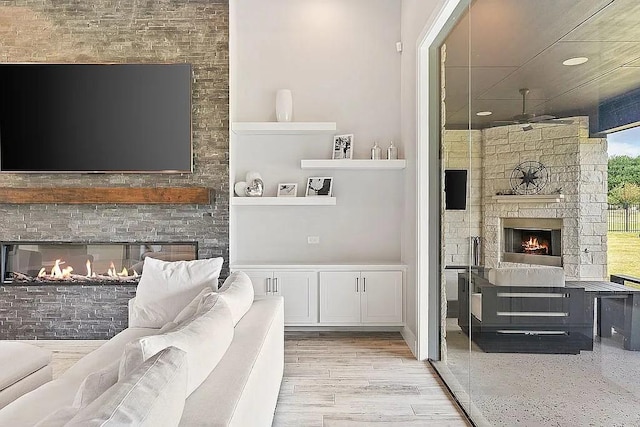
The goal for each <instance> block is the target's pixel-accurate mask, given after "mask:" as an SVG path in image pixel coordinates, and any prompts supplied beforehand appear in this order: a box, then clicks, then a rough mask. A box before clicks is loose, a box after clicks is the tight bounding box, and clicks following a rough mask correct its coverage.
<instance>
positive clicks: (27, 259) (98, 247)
mask: <svg viewBox="0 0 640 427" xmlns="http://www.w3.org/2000/svg"><path fill="white" fill-rule="evenodd" d="M1 248H2V256H1V261H2V278H3V282H4V283H29V282H37V283H43V282H65V283H75V282H77V283H79V284H87V283H91V284H96V283H98V284H99V283H112V282H125V283H136V282H138V280H139V277H140V275H142V273H143V272H142V266H143V264H144V259H145V258H146V257H152V258H156V259H161V260H164V261H181V260H184V261H189V260H194V259H197V256H198V246H197V243H196V242H180V243H155V242H154V243H141V244H134V243H91V244H80V243H50V242H46V243H40V242H26V243H22V242H20V243H4V244H2V246H1Z"/></svg>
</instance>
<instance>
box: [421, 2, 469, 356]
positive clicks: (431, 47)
mask: <svg viewBox="0 0 640 427" xmlns="http://www.w3.org/2000/svg"><path fill="white" fill-rule="evenodd" d="M471 1H472V0H444V2H443V4H442V5H441V7H440V10H439V11H438V12H436V13H435V14H434V17H433V18H432V19H430V20H429V23H428V24H427V25H426V26H425V28H424V30H423V31H422V34H421V36H420V37H419V39H418V40H419V42H418V52H417V67H418V70H417V82H416V85H417V86H416V87H417V92H418V94H417V106H416V108H417V123H416V124H417V129H416V132H417V138H416V139H417V147H416V153H417V154H416V156H417V165H416V175H417V176H416V188H417V198H416V200H417V201H416V204H417V206H416V211H417V212H416V218H417V224H416V225H417V242H416V243H417V248H416V249H417V253H416V255H417V256H416V260H417V261H416V304H417V307H416V318H417V328H416V329H417V330H416V347H417V348H416V353H417V354H416V356H417V358H418V359H419V360H426V359H431V360H440V313H441V308H440V287H441V277H440V276H441V275H440V268H441V265H440V264H441V262H440V253H441V248H440V244H441V243H440V222H441V196H442V191H441V183H440V180H441V178H440V81H441V79H440V53H439V50H440V45H441V44H442V43H443V42H444V40H445V38H446V36H447V35H448V34H449V33H450V31H451V30H452V29H453V27H454V25H455V23H456V22H457V20H458V18H459V17H460V16H461V15H462V13H463V12H464V11H465V10H466V9H467V7H468V6H469V4H470V3H471Z"/></svg>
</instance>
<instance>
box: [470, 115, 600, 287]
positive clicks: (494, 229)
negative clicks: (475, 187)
mask: <svg viewBox="0 0 640 427" xmlns="http://www.w3.org/2000/svg"><path fill="white" fill-rule="evenodd" d="M575 121H576V123H575V124H571V125H549V124H540V125H534V129H533V130H531V131H527V132H523V131H522V129H521V128H520V127H519V126H502V127H495V128H490V129H485V130H483V131H482V133H483V161H482V163H483V167H484V190H483V206H484V214H483V220H484V224H483V239H482V241H483V255H484V257H483V259H484V265H485V266H487V267H496V266H498V265H499V254H500V251H501V244H502V242H501V227H502V225H501V218H507V217H518V218H561V219H562V220H563V234H562V251H563V256H564V258H563V262H564V269H565V274H566V277H567V279H569V280H580V279H593V280H602V279H604V278H605V277H606V252H607V242H606V232H607V225H606V209H607V204H606V201H607V200H606V193H607V192H606V188H607V151H606V139H604V140H602V139H590V138H589V137H588V136H589V124H588V120H587V118H585V117H580V118H575ZM528 160H533V161H539V162H542V163H543V164H544V165H545V166H546V167H547V168H548V169H549V173H550V182H549V184H548V185H547V187H546V188H545V189H544V190H543V191H542V193H543V194H550V193H553V192H554V191H556V190H558V189H560V190H561V191H562V193H563V194H564V195H565V199H564V201H562V202H559V203H498V202H497V201H496V200H493V196H494V195H495V194H496V192H498V191H505V190H508V189H510V188H511V187H510V184H509V177H510V174H511V171H512V170H513V168H514V167H515V166H516V165H518V164H519V163H521V162H524V161H528ZM503 265H504V263H503Z"/></svg>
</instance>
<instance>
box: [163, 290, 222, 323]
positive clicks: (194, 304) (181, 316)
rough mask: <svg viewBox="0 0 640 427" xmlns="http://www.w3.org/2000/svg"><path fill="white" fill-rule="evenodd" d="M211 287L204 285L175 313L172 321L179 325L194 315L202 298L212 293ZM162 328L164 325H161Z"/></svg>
mask: <svg viewBox="0 0 640 427" xmlns="http://www.w3.org/2000/svg"><path fill="white" fill-rule="evenodd" d="M213 292H214V291H213V288H209V287H206V288H204V289H203V290H202V291H200V293H199V294H198V295H196V296H195V298H193V300H192V301H191V302H190V303H189V304H187V306H186V307H185V308H183V309H182V310H181V311H180V313H178V314H177V315H176V318H175V319H173V323H174V324H176V325H179V324H180V323H182V322H184V321H185V320H188V319H190V318H191V317H193V315H195V314H196V313H197V311H198V307H200V306H202V302H203V301H204V299H205V298H206V297H207V296H209V295H211V294H212V293H213ZM163 329H164V327H163Z"/></svg>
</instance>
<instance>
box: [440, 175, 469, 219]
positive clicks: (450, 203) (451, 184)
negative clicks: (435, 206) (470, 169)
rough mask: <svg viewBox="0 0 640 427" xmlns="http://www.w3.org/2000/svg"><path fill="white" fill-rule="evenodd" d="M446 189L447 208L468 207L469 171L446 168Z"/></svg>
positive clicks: (460, 208)
mask: <svg viewBox="0 0 640 427" xmlns="http://www.w3.org/2000/svg"><path fill="white" fill-rule="evenodd" d="M444 191H445V194H444V203H445V209H448V210H465V209H467V171H466V170H458V169H447V170H445V171H444Z"/></svg>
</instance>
